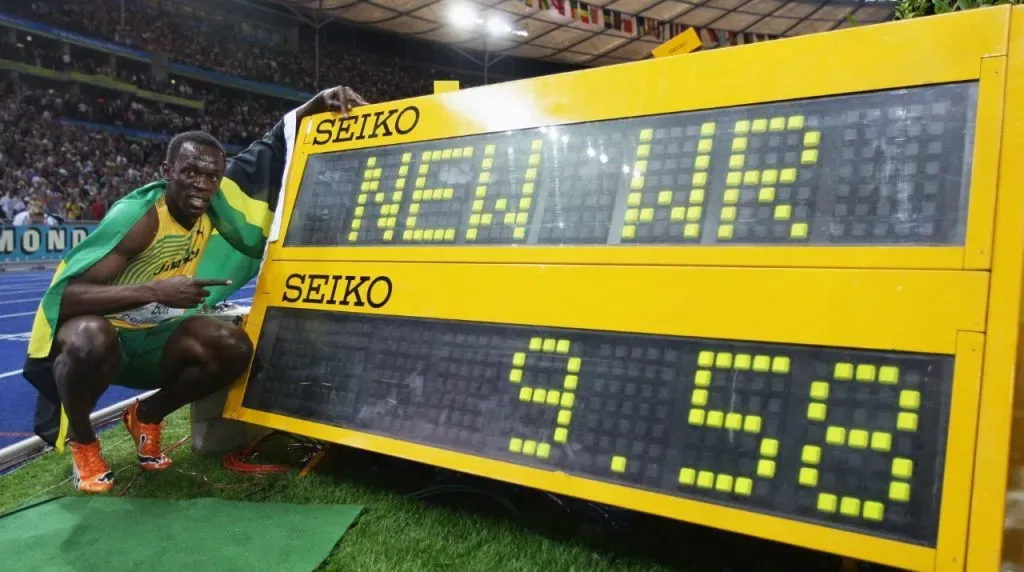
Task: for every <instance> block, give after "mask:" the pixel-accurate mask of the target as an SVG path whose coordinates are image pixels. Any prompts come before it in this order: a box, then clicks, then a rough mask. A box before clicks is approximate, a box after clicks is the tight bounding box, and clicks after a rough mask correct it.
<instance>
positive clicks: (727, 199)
mask: <svg viewBox="0 0 1024 572" xmlns="http://www.w3.org/2000/svg"><path fill="white" fill-rule="evenodd" d="M739 200H740V190H739V189H726V190H725V192H724V193H722V201H723V202H724V203H725V204H727V205H732V204H736V203H737V202H739Z"/></svg>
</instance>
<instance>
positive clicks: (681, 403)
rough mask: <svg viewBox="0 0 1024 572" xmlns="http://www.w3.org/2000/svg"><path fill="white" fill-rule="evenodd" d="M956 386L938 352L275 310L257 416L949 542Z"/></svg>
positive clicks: (257, 381) (255, 396)
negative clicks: (948, 474)
mask: <svg viewBox="0 0 1024 572" xmlns="http://www.w3.org/2000/svg"><path fill="white" fill-rule="evenodd" d="M952 375H953V359H952V358H951V357H948V356H938V355H926V354H910V353H896V352H875V351H861V350H844V349H835V348H822V347H811V346H796V345H783V344H763V343H747V342H735V341H723V340H708V339H695V338H682V337H666V336H653V335H637V334H624V333H612V332H595V331H579V330H566V329H557V328H549V327H523V326H511V325H494V324H483V323H468V322H456V321H440V320H425V319H411V318H395V317H385V316H367V315H362V314H348V313H334V312H316V311H310V310H298V309H283V308H270V309H269V310H268V313H267V315H266V318H265V321H264V323H263V326H262V331H261V334H260V339H259V343H258V345H257V350H256V357H255V361H254V365H253V369H252V373H251V375H250V379H249V381H248V385H247V388H246V392H245V395H244V398H243V405H244V406H245V407H247V408H251V409H256V410H260V411H266V412H271V413H278V414H282V415H286V416H289V417H293V418H298V419H304V420H309V421H314V422H317V423H322V424H327V425H334V426H338V427H346V428H350V429H355V430H359V431H364V432H369V433H375V434H379V435H384V436H388V437H394V438H398V439H402V440H406V441H411V442H416V443H421V444H426V445H431V446H434V447H441V448H446V449H452V450H456V451H461V452H465V453H469V454H473V455H478V456H483V457H488V458H493V459H501V460H504V461H509V462H512V463H519V464H528V465H532V466H537V467H541V468H545V469H552V470H558V471H563V472H566V473H571V474H575V475H579V476H582V477H585V478H590V479H598V480H604V481H612V482H616V483H621V484H625V485H628V486H633V487H639V488H643V489H648V490H652V491H656V492H658V493H662V494H667V495H673V496H681V497H688V498H693V499H698V500H702V501H707V502H713V503H720V504H724V505H730V506H734V507H737V508H742V509H747V510H754V511H760V512H765V513H770V514H774V515H778V516H782V517H786V518H794V519H801V520H805V521H810V522H814V523H819V524H824V525H828V526H834V527H838V528H843V529H849V530H855V531H861V532H865V533H868V534H872V535H881V536H887V537H891V538H894V539H898V540H902V541H910V542H914V543H918V544H922V545H926V546H934V545H935V542H936V534H937V526H938V515H939V508H940V506H939V505H940V498H941V494H942V468H943V465H944V460H945V442H946V433H947V427H948V415H949V405H950V397H951V396H950V392H951V386H952ZM608 502H609V503H610V504H614V499H609V500H608Z"/></svg>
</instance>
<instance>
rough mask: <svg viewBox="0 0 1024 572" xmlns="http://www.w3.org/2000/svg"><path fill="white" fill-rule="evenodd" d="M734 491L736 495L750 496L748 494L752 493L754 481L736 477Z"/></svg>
mask: <svg viewBox="0 0 1024 572" xmlns="http://www.w3.org/2000/svg"><path fill="white" fill-rule="evenodd" d="M735 491H736V494H738V495H743V496H750V493H752V492H753V491H754V481H753V480H752V479H750V478H747V477H738V478H737V479H736V487H735Z"/></svg>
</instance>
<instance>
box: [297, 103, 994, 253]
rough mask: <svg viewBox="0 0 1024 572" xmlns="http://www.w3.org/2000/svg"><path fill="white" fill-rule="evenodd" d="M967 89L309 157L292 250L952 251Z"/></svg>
mask: <svg viewBox="0 0 1024 572" xmlns="http://www.w3.org/2000/svg"><path fill="white" fill-rule="evenodd" d="M976 101H977V84H976V83H957V84H946V85H935V86H925V87H918V88H913V89H900V90H892V91H883V92H875V93H867V94H856V95H844V96H838V97H828V98H819V99H809V100H800V101H790V102H784V103H770V104H763V105H751V106H743V107H734V108H725V109H714V110H707V111H696V112H684V113H674V114H666V115H658V116H647V117H634V118H625V119H616V120H610V121H600V122H591V123H578V124H571V125H556V126H549V127H540V128H536V129H523V130H518V131H506V132H500V133H489V134H484V135H473V136H467V137H457V138H450V139H443V140H435V141H427V142H420V143H410V144H402V145H393V146H388V147H377V148H371V149H362V150H355V151H341V152H334V153H322V154H316V155H311V156H309V158H308V160H307V162H306V166H305V171H304V173H303V177H302V182H301V184H300V188H299V193H298V198H297V200H296V204H295V208H294V211H293V215H292V218H291V221H290V224H289V228H288V231H287V234H286V236H285V241H284V245H285V246H325V247H331V246H381V245H412V244H423V245H477V244H487V245H495V244H499V245H501V244H507V245H514V244H533V245H598V244H616V245H629V244H647V245H650V244H664V245H672V244H817V245H830V244H834V245H858V244H860V245H885V244H901V245H944V246H949V245H962V244H963V242H964V229H965V223H966V216H967V204H968V190H969V187H970V161H971V150H972V147H973V136H974V124H975V106H976Z"/></svg>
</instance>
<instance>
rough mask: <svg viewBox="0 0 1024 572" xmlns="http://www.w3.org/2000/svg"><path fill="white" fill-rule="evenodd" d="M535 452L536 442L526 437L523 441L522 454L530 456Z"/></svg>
mask: <svg viewBox="0 0 1024 572" xmlns="http://www.w3.org/2000/svg"><path fill="white" fill-rule="evenodd" d="M536 453H537V442H536V441H533V440H530V439H527V440H526V441H523V454H524V455H530V456H531V457H532V456H533V455H535V454H536Z"/></svg>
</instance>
